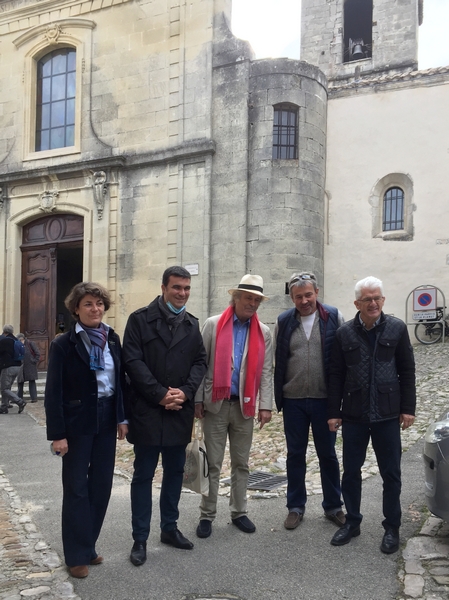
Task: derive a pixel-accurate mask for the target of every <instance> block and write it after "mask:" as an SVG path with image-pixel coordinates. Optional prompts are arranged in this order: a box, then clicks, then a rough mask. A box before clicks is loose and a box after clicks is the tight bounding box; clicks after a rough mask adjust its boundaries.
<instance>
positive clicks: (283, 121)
mask: <svg viewBox="0 0 449 600" xmlns="http://www.w3.org/2000/svg"><path fill="white" fill-rule="evenodd" d="M273 158H298V108H297V107H296V106H293V105H292V104H276V106H275V107H274V124H273Z"/></svg>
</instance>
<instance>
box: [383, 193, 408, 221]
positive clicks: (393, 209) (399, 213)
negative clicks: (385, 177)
mask: <svg viewBox="0 0 449 600" xmlns="http://www.w3.org/2000/svg"><path fill="white" fill-rule="evenodd" d="M397 229H404V192H403V190H401V188H398V187H392V188H390V189H388V190H387V191H386V192H385V194H384V206H383V219H382V230H383V231H395V230H397Z"/></svg>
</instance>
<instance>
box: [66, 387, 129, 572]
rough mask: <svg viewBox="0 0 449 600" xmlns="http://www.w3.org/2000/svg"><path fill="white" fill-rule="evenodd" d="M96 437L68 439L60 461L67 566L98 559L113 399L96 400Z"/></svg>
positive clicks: (110, 464) (109, 472)
mask: <svg viewBox="0 0 449 600" xmlns="http://www.w3.org/2000/svg"><path fill="white" fill-rule="evenodd" d="M98 422H99V431H98V433H97V434H96V435H78V436H71V437H68V438H67V443H68V446H69V450H68V452H67V454H65V455H64V457H63V459H62V485H63V501H62V542H63V546H64V556H65V562H66V564H67V565H68V566H69V567H75V566H77V565H88V564H89V563H90V561H91V560H92V559H93V558H95V557H96V556H97V553H96V550H95V544H96V541H97V539H98V536H99V535H100V530H101V526H102V525H103V520H104V517H105V514H106V510H107V507H108V503H109V498H110V495H111V489H112V479H113V475H114V464H115V446H116V440H117V425H116V423H117V421H116V410H115V401H114V399H113V398H109V399H105V400H102V399H100V400H99V401H98Z"/></svg>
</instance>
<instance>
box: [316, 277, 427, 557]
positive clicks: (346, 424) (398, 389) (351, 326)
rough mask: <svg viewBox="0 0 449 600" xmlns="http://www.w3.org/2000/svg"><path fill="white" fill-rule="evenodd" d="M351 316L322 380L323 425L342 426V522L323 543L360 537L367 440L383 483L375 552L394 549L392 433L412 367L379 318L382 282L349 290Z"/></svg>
mask: <svg viewBox="0 0 449 600" xmlns="http://www.w3.org/2000/svg"><path fill="white" fill-rule="evenodd" d="M355 297H356V300H355V302H354V304H355V306H356V307H357V309H358V311H359V312H358V313H357V314H356V316H355V317H354V319H352V320H351V321H348V322H347V323H345V324H344V325H343V326H342V327H340V329H338V331H337V333H336V339H335V343H334V348H333V352H332V358H331V364H330V378H329V396H328V398H329V403H328V417H329V420H328V424H329V429H330V430H331V431H337V430H338V428H339V427H340V425H341V424H342V423H343V427H342V435H343V471H344V472H343V479H342V493H343V499H344V502H345V505H346V510H347V515H346V524H345V525H344V526H343V527H342V528H341V529H339V530H338V531H337V532H336V533H335V535H334V537H333V538H332V540H331V544H332V545H334V546H342V545H344V544H347V543H349V542H350V541H351V539H352V538H353V537H356V536H358V535H360V523H361V521H362V514H361V513H360V501H361V495H362V476H361V469H362V465H363V463H364V462H365V456H366V449H367V446H368V443H369V440H370V438H371V443H372V445H373V449H374V452H375V454H376V459H377V464H378V466H379V471H380V474H381V476H382V480H383V514H384V517H385V519H384V521H383V523H382V525H383V527H384V530H385V532H384V536H383V539H382V543H381V546H380V549H381V551H382V552H384V553H385V554H391V553H393V552H396V551H397V550H398V549H399V527H400V525H401V504H400V494H401V436H400V427H401V425H402V429H406V428H407V427H410V425H412V424H413V422H414V420H415V417H414V414H415V406H416V388H415V361H414V358H413V350H412V347H411V344H410V339H409V335H408V331H407V327H406V325H405V323H403V321H401V320H400V319H397V318H395V317H391V316H389V315H385V314H384V313H383V312H382V308H383V305H384V302H385V297H384V293H383V286H382V282H381V281H380V280H379V279H376V278H375V277H366V278H365V279H362V280H361V281H359V282H358V283H357V284H356V286H355Z"/></svg>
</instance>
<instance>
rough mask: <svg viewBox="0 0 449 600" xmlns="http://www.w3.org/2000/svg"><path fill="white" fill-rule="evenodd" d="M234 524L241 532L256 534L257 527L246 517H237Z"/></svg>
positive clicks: (233, 520)
mask: <svg viewBox="0 0 449 600" xmlns="http://www.w3.org/2000/svg"><path fill="white" fill-rule="evenodd" d="M232 522H233V524H234V525H235V526H236V527H238V528H239V529H240V531H243V532H244V533H254V532H255V531H256V526H255V525H254V523H253V522H252V521H250V520H249V519H248V517H247V516H246V515H243V517H237V519H232Z"/></svg>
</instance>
